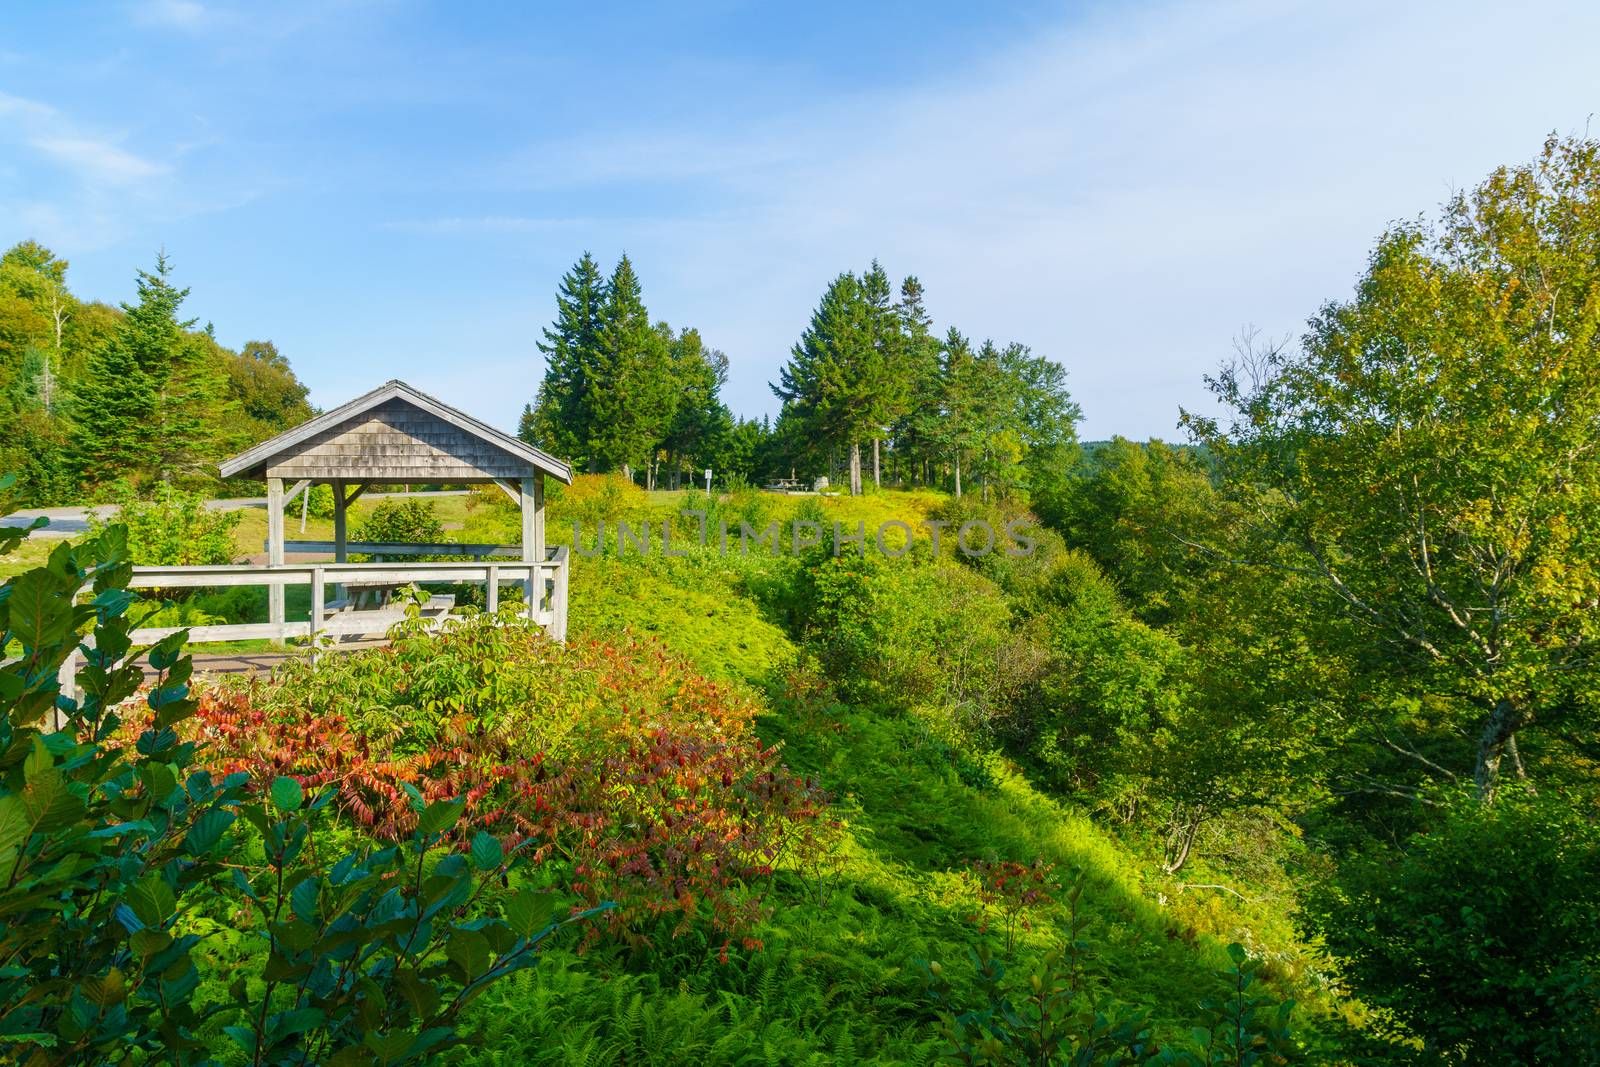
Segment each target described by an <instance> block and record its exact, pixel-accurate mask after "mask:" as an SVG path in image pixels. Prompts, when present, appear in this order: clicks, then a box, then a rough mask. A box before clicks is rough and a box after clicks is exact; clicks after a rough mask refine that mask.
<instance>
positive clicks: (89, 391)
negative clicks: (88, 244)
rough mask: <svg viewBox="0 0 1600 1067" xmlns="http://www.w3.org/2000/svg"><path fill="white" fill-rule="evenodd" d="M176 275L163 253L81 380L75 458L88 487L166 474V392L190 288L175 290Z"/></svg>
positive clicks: (141, 275) (178, 348)
mask: <svg viewBox="0 0 1600 1067" xmlns="http://www.w3.org/2000/svg"><path fill="white" fill-rule="evenodd" d="M170 273H171V266H170V265H169V264H168V262H167V257H166V254H165V253H161V254H159V255H158V256H157V257H156V270H155V273H153V274H152V273H150V272H149V271H143V270H141V271H140V272H139V276H138V280H137V286H138V291H139V301H138V303H136V304H126V303H125V304H123V305H122V310H123V319H122V321H121V322H120V323H119V324H118V326H117V330H116V332H115V333H114V334H113V335H112V337H111V339H110V340H109V341H108V342H106V344H104V345H102V346H101V347H100V348H99V349H98V350H96V351H95V352H94V353H93V354H92V355H91V356H90V357H89V365H88V374H87V375H86V377H85V378H84V379H83V380H82V381H80V382H79V383H78V385H77V389H76V394H77V403H76V405H75V412H74V414H75V417H76V423H77V425H76V428H75V432H74V435H73V436H74V442H75V447H74V460H75V466H76V468H77V471H78V480H79V481H80V483H82V484H84V485H86V486H96V485H104V484H107V483H110V482H114V481H119V480H128V481H131V482H133V483H134V484H136V485H137V484H143V483H145V482H148V481H150V480H151V479H153V478H155V477H156V476H157V475H158V474H160V473H161V468H162V463H163V455H164V453H165V447H164V446H163V445H162V444H161V442H160V436H161V434H162V432H163V422H164V416H165V414H166V412H164V411H163V400H164V391H165V390H167V388H168V386H169V377H170V375H171V372H172V370H173V364H174V362H175V361H176V360H177V359H179V358H180V353H181V351H182V349H183V347H184V343H185V338H184V336H183V331H184V329H185V327H187V326H188V325H190V324H189V323H180V322H179V321H178V308H179V307H180V306H181V305H182V304H183V300H184V297H186V296H188V295H189V291H188V290H187V289H176V288H174V287H173V286H172V284H171V283H170V282H169V281H168V275H169V274H170ZM175 421H178V420H175ZM180 429H186V427H180Z"/></svg>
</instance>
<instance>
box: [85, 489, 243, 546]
mask: <svg viewBox="0 0 1600 1067" xmlns="http://www.w3.org/2000/svg"><path fill="white" fill-rule="evenodd" d="M117 503H118V508H117V515H116V519H115V520H114V521H115V522H116V523H118V524H119V525H121V526H123V527H126V529H127V545H128V552H129V554H130V558H131V559H132V561H133V562H134V563H135V564H138V565H139V566H143V567H197V566H217V565H222V564H228V563H232V562H233V559H234V553H235V548H234V541H233V533H234V531H235V530H236V529H238V526H239V523H240V521H241V520H242V519H243V518H244V516H243V513H241V512H239V511H216V510H213V509H211V508H207V507H206V506H205V504H206V501H205V498H204V497H202V496H201V495H200V494H198V493H190V492H185V491H184V490H182V489H178V488H176V487H174V486H171V485H166V484H158V485H156V487H155V488H154V489H153V490H152V492H151V496H150V497H149V498H148V499H140V498H138V497H136V496H133V495H132V494H131V493H129V494H127V495H124V496H123V497H122V498H121V499H120V500H119V501H118V502H117ZM112 521H113V520H109V519H100V518H95V517H91V518H90V520H89V529H90V530H91V531H92V532H94V533H96V534H100V533H104V532H105V531H106V529H107V528H108V527H109V526H110V524H111V522H112Z"/></svg>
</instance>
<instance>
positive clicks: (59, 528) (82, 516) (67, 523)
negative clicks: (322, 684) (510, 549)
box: [0, 489, 467, 537]
mask: <svg viewBox="0 0 1600 1067" xmlns="http://www.w3.org/2000/svg"><path fill="white" fill-rule="evenodd" d="M466 495H467V490H465V489H446V490H442V491H440V492H433V493H367V494H365V495H364V496H363V497H362V498H361V499H363V500H382V499H384V498H385V497H391V496H415V497H436V496H466ZM266 506H267V498H266V497H264V496H246V497H236V498H234V499H231V500H207V501H206V507H208V508H210V509H211V510H213V511H238V510H240V509H242V508H265V507H266ZM116 510H117V506H116V505H115V504H100V505H98V506H96V507H77V508H25V509H23V510H22V511H13V512H12V513H11V514H9V515H7V516H5V517H4V518H0V526H27V525H28V524H29V523H31V522H33V520H34V519H36V518H39V517H41V516H43V517H44V518H46V519H49V520H50V525H48V526H46V527H44V528H42V529H40V530H39V531H38V532H37V533H35V534H34V535H33V536H35V537H76V536H77V535H78V534H81V533H83V532H85V531H86V530H88V529H89V516H90V515H94V516H95V517H96V518H105V517H106V516H107V515H112V514H114V513H115V512H116Z"/></svg>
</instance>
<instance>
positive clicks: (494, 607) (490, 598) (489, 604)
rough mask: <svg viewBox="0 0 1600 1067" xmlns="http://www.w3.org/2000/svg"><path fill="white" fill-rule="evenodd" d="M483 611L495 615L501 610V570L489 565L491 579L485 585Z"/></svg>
mask: <svg viewBox="0 0 1600 1067" xmlns="http://www.w3.org/2000/svg"><path fill="white" fill-rule="evenodd" d="M483 610H484V611H486V612H488V613H489V614H490V615H493V614H494V613H495V612H497V611H499V610H500V568H499V567H498V566H496V565H495V564H493V563H491V564H489V577H488V579H487V580H486V581H485V583H484V590H483Z"/></svg>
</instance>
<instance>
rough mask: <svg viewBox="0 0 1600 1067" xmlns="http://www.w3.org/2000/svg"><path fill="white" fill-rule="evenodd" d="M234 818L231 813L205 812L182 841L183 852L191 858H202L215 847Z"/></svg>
mask: <svg viewBox="0 0 1600 1067" xmlns="http://www.w3.org/2000/svg"><path fill="white" fill-rule="evenodd" d="M234 818H235V816H234V814H233V812H231V811H222V810H220V809H213V810H211V811H208V812H206V813H205V814H204V815H202V816H200V817H199V818H198V819H196V820H195V821H194V826H193V827H192V828H191V829H190V830H189V834H188V836H187V837H185V838H184V839H183V847H184V851H186V852H188V853H189V855H191V856H195V857H199V856H204V855H205V854H206V853H208V852H210V851H211V850H212V849H214V848H216V847H217V843H218V842H219V841H221V840H222V835H223V833H224V832H225V831H226V830H227V829H228V827H230V826H232V825H233V820H234Z"/></svg>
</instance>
